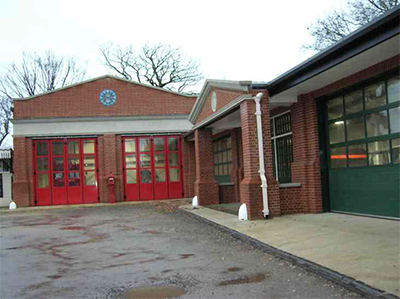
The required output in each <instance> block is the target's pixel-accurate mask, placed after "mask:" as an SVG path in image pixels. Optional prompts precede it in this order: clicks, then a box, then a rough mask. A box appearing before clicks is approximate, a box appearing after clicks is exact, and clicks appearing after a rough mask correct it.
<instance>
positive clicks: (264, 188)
mask: <svg viewBox="0 0 400 299" xmlns="http://www.w3.org/2000/svg"><path fill="white" fill-rule="evenodd" d="M262 96H263V93H262V92H260V93H258V94H257V95H256V97H255V98H254V101H255V102H256V113H255V115H256V118H257V137H258V157H259V161H260V170H259V171H258V172H259V173H260V178H261V188H262V197H263V211H262V212H263V214H264V218H268V217H269V209H268V182H267V177H266V176H265V167H264V147H263V134H262V120H261V105H260V102H261V98H262Z"/></svg>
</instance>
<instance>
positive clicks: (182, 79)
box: [100, 44, 203, 92]
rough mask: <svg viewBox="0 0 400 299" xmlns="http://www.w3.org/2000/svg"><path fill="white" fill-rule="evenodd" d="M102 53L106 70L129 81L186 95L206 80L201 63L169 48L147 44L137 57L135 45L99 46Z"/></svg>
mask: <svg viewBox="0 0 400 299" xmlns="http://www.w3.org/2000/svg"><path fill="white" fill-rule="evenodd" d="M100 51H101V54H102V56H103V58H104V64H105V66H107V67H108V68H109V69H111V71H112V72H113V73H115V74H117V75H119V76H122V77H123V78H125V79H128V80H137V81H138V82H147V83H149V84H150V85H152V86H156V87H161V88H165V89H169V90H176V91H178V92H183V91H184V90H185V88H187V87H189V86H194V85H196V84H198V83H199V81H200V80H202V79H203V75H202V74H201V72H200V70H199V63H198V62H195V61H194V60H192V59H188V58H185V57H184V56H183V55H182V53H181V51H180V49H178V48H172V47H171V46H169V45H163V44H156V45H149V44H146V45H144V46H143V47H142V48H141V49H140V51H139V52H138V53H136V52H135V51H134V50H133V47H132V45H130V46H127V47H125V48H122V47H121V46H115V47H114V46H113V45H110V44H109V45H102V46H100Z"/></svg>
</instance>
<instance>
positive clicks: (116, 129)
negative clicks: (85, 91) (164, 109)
mask: <svg viewBox="0 0 400 299" xmlns="http://www.w3.org/2000/svg"><path fill="white" fill-rule="evenodd" d="M191 128H192V124H191V123H190V122H189V121H188V120H187V119H168V118H166V119H147V120H138V119H133V120H110V121H104V120H97V121H95V120H90V121H87V120H82V121H69V122H68V120H66V122H60V121H58V120H55V121H52V122H51V121H46V122H22V123H21V122H20V123H18V122H17V123H14V134H13V136H27V137H28V136H29V137H46V136H65V135H103V134H138V133H142V134H145V133H147V134H149V133H186V132H188V131H190V130H191Z"/></svg>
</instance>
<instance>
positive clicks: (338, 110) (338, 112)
mask: <svg viewBox="0 0 400 299" xmlns="http://www.w3.org/2000/svg"><path fill="white" fill-rule="evenodd" d="M327 106H328V119H335V118H339V117H342V116H343V98H342V97H340V98H336V99H333V100H330V101H329V102H328V104H327Z"/></svg>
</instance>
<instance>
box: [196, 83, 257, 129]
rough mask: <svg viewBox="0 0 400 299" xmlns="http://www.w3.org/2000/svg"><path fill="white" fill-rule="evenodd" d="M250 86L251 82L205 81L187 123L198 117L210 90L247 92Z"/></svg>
mask: <svg viewBox="0 0 400 299" xmlns="http://www.w3.org/2000/svg"><path fill="white" fill-rule="evenodd" d="M250 85H251V81H229V80H213V79H207V80H206V82H205V83H204V85H203V87H202V89H201V91H200V94H199V96H198V97H197V100H196V102H195V103H194V106H193V108H192V111H191V112H190V115H189V121H190V122H191V123H193V124H194V123H195V121H196V119H197V117H198V116H199V114H200V112H201V109H202V108H203V106H204V103H205V101H206V100H207V97H208V95H209V94H210V91H211V88H213V87H214V88H221V89H228V90H234V91H244V92H248V91H249V86H250Z"/></svg>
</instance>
